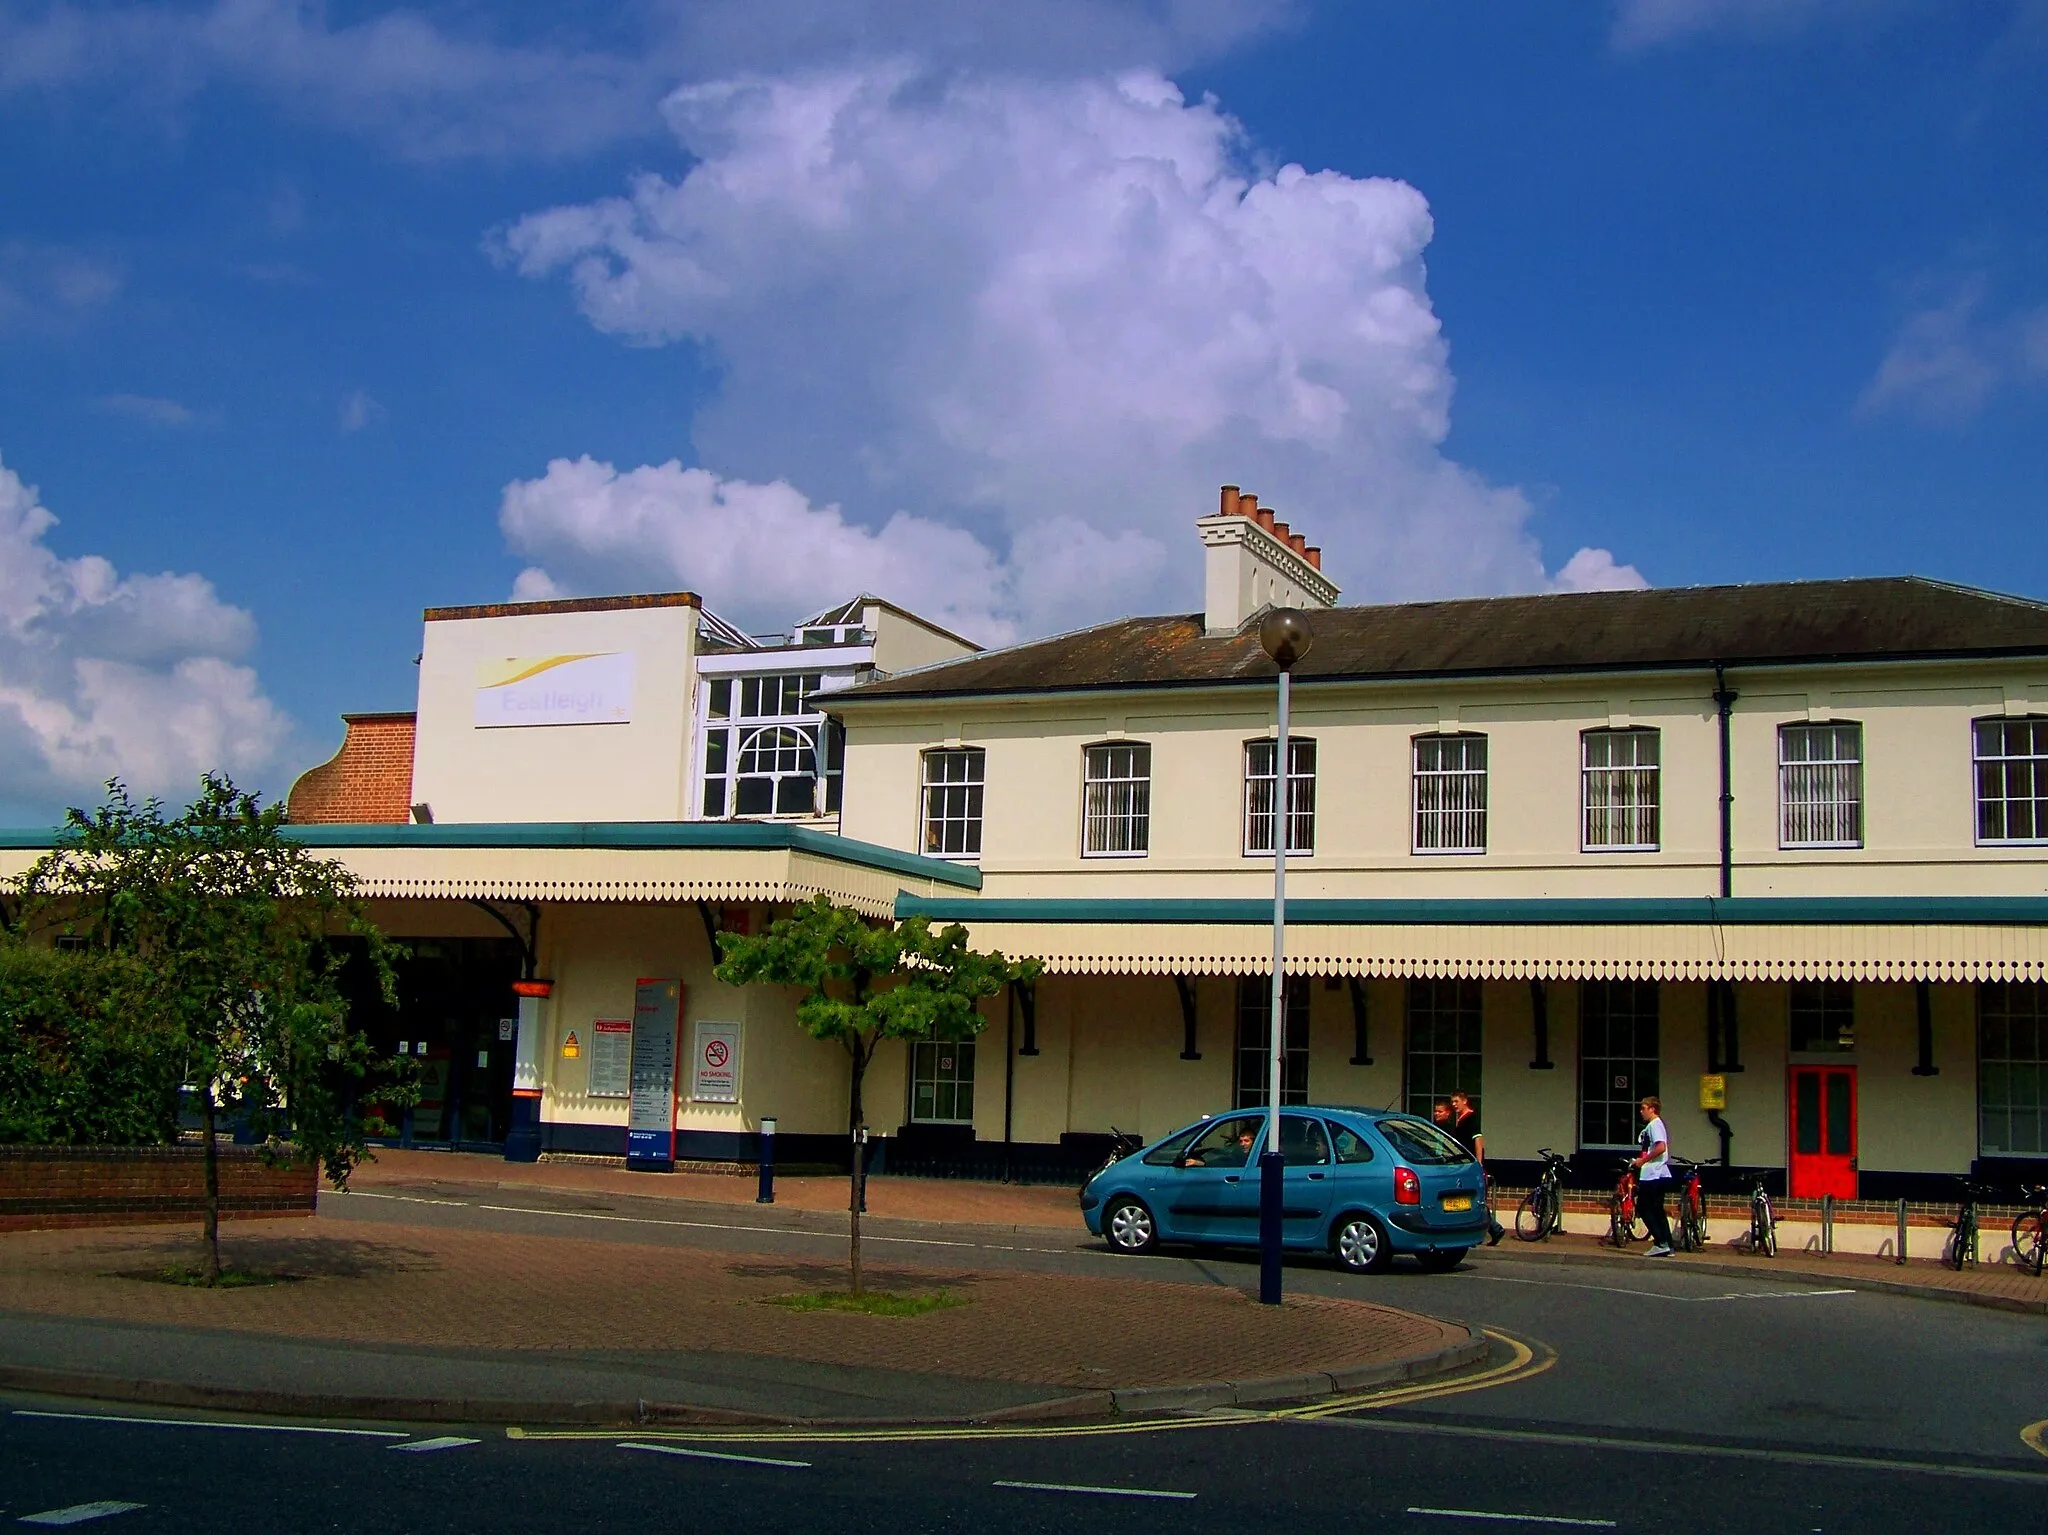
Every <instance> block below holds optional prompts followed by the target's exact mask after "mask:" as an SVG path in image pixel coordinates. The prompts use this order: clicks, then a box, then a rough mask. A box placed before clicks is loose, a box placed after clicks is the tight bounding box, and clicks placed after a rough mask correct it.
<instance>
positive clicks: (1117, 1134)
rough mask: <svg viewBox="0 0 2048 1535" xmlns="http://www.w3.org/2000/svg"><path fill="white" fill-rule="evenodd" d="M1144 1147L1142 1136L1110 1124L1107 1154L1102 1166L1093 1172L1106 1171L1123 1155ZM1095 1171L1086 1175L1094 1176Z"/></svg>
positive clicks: (1134, 1152) (1133, 1154)
mask: <svg viewBox="0 0 2048 1535" xmlns="http://www.w3.org/2000/svg"><path fill="white" fill-rule="evenodd" d="M1144 1149H1145V1142H1144V1140H1143V1139H1142V1138H1140V1137H1139V1136H1135V1135H1133V1134H1131V1132H1130V1131H1128V1130H1119V1129H1118V1128H1117V1127H1116V1126H1115V1125H1111V1126H1110V1127H1109V1155H1108V1157H1106V1158H1105V1159H1104V1160H1103V1163H1102V1166H1100V1167H1098V1168H1096V1169H1095V1173H1102V1172H1107V1171H1108V1170H1109V1169H1110V1168H1112V1167H1114V1166H1116V1164H1117V1163H1119V1162H1121V1161H1122V1160H1123V1159H1124V1158H1125V1157H1130V1156H1136V1155H1137V1154H1138V1153H1139V1152H1141V1151H1143V1150H1144ZM1095 1173H1090V1174H1089V1175H1088V1176H1089V1177H1091V1178H1092V1177H1094V1176H1095Z"/></svg>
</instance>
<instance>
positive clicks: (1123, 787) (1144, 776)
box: [1081, 744, 1152, 857]
mask: <svg viewBox="0 0 2048 1535" xmlns="http://www.w3.org/2000/svg"><path fill="white" fill-rule="evenodd" d="M1151 845H1152V748H1151V747H1149V746H1146V745H1143V744H1132V745H1128V746H1126V745H1109V746H1091V747H1089V748H1088V750H1087V752H1086V754H1085V756H1084V758H1083V781H1082V790H1081V851H1082V852H1083V853H1086V854H1092V855H1094V856H1096V857H1119V856H1121V857H1129V856H1132V855H1136V854H1141V853H1143V852H1144V851H1145V850H1146V849H1147V848H1149V847H1150V846H1151Z"/></svg>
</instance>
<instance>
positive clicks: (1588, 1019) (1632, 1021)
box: [1579, 981, 1657, 1147]
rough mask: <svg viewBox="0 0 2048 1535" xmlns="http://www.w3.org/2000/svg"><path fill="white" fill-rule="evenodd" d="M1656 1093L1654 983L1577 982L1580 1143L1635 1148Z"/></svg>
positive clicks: (1655, 987) (1594, 1145)
mask: <svg viewBox="0 0 2048 1535" xmlns="http://www.w3.org/2000/svg"><path fill="white" fill-rule="evenodd" d="M1656 1091H1657V983H1656V982H1655V981H1582V982H1580V984H1579V1144H1580V1145H1581V1146H1586V1147H1612V1146H1633V1145H1635V1144H1636V1136H1637V1134H1638V1133H1639V1132H1640V1130H1641V1129H1642V1120H1641V1116H1640V1115H1638V1114H1637V1113H1636V1105H1637V1104H1639V1103H1641V1102H1642V1101H1643V1099H1645V1098H1647V1097H1650V1096H1651V1095H1653V1094H1654V1093H1655V1092H1656Z"/></svg>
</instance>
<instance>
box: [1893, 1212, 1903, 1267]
mask: <svg viewBox="0 0 2048 1535" xmlns="http://www.w3.org/2000/svg"><path fill="white" fill-rule="evenodd" d="M1892 1248H1893V1252H1894V1256H1893V1258H1892V1262H1894V1263H1904V1262H1905V1261H1906V1201H1905V1200H1903V1199H1902V1200H1900V1201H1899V1236H1898V1240H1897V1241H1896V1242H1894V1243H1893V1244H1892Z"/></svg>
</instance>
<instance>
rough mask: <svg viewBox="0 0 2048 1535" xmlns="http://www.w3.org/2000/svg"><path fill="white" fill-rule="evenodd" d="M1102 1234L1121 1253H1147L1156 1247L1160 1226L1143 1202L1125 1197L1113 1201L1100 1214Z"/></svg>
mask: <svg viewBox="0 0 2048 1535" xmlns="http://www.w3.org/2000/svg"><path fill="white" fill-rule="evenodd" d="M1102 1234H1103V1235H1104V1236H1105V1237H1107V1238H1108V1239H1109V1245H1110V1247H1111V1248H1112V1249H1113V1250H1114V1251H1116V1252H1120V1253H1148V1252H1150V1251H1152V1249H1153V1248H1155V1247H1157V1246H1158V1245H1159V1223H1158V1222H1157V1221H1155V1220H1153V1219H1152V1212H1151V1211H1150V1210H1148V1209H1146V1208H1145V1206H1144V1204H1143V1202H1142V1201H1140V1200H1136V1199H1133V1198H1131V1197H1130V1196H1129V1195H1128V1194H1126V1195H1124V1196H1123V1197H1122V1198H1120V1199H1112V1200H1111V1201H1110V1202H1109V1208H1108V1209H1107V1210H1104V1211H1103V1212H1102Z"/></svg>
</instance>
